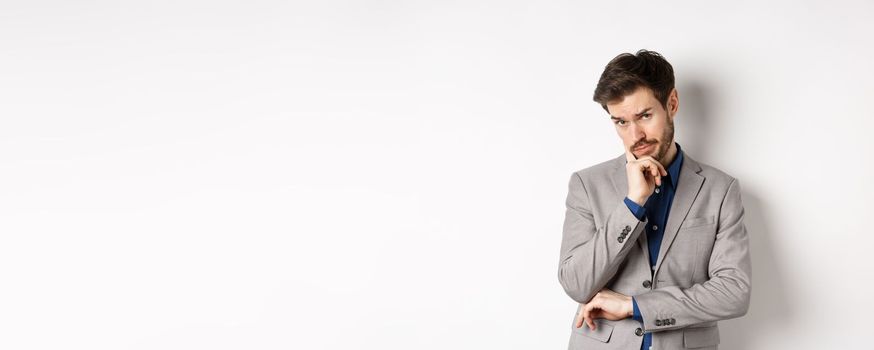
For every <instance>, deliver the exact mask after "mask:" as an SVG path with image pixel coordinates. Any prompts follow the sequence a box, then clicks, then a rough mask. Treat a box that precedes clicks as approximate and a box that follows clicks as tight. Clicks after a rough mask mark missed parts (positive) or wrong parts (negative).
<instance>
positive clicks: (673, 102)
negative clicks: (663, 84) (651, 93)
mask: <svg viewBox="0 0 874 350" xmlns="http://www.w3.org/2000/svg"><path fill="white" fill-rule="evenodd" d="M678 110H680V96H679V94H678V93H677V88H673V89H671V93H670V94H669V95H668V115H670V116H671V120H673V119H674V115H676V114H677V111H678Z"/></svg>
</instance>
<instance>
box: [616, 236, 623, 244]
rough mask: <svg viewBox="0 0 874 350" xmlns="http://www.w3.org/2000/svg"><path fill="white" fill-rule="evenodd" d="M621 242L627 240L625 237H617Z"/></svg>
mask: <svg viewBox="0 0 874 350" xmlns="http://www.w3.org/2000/svg"><path fill="white" fill-rule="evenodd" d="M616 240H617V241H619V243H622V242H625V237H619V238H617V239H616Z"/></svg>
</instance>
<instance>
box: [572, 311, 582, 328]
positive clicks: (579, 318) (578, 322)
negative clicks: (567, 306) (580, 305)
mask: <svg viewBox="0 0 874 350" xmlns="http://www.w3.org/2000/svg"><path fill="white" fill-rule="evenodd" d="M582 326H583V310H582V309H580V311H579V312H577V317H576V319H575V320H574V327H577V328H580V327H582Z"/></svg>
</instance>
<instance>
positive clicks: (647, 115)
mask: <svg viewBox="0 0 874 350" xmlns="http://www.w3.org/2000/svg"><path fill="white" fill-rule="evenodd" d="M651 116H652V115H651V114H649V113H646V114H644V115H643V116H642V117H643V118H649V117H651Z"/></svg>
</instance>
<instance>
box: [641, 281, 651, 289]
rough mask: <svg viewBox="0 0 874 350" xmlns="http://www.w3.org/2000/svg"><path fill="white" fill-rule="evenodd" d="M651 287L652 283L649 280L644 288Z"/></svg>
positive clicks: (645, 282)
mask: <svg viewBox="0 0 874 350" xmlns="http://www.w3.org/2000/svg"><path fill="white" fill-rule="evenodd" d="M649 287H652V282H650V281H649V280H646V281H643V288H649Z"/></svg>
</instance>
